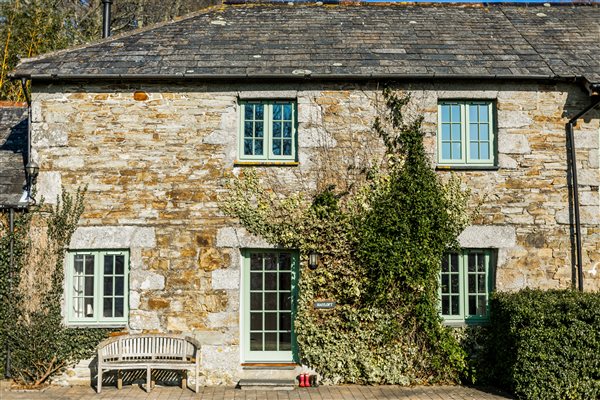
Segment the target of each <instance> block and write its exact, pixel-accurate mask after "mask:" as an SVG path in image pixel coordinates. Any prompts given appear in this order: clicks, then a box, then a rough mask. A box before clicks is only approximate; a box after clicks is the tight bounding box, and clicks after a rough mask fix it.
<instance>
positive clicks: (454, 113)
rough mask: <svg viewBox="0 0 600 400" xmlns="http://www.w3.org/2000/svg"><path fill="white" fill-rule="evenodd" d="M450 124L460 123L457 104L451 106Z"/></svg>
mask: <svg viewBox="0 0 600 400" xmlns="http://www.w3.org/2000/svg"><path fill="white" fill-rule="evenodd" d="M451 107H452V115H451V118H452V122H460V106H459V105H458V104H456V105H452V106H451Z"/></svg>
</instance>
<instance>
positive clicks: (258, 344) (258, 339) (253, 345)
mask: <svg viewBox="0 0 600 400" xmlns="http://www.w3.org/2000/svg"><path fill="white" fill-rule="evenodd" d="M262 339H263V334H262V332H252V333H250V350H252V351H262V349H263V345H262Z"/></svg>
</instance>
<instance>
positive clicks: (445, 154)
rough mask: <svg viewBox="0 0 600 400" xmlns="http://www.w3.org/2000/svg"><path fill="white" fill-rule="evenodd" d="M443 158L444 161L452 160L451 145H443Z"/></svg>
mask: <svg viewBox="0 0 600 400" xmlns="http://www.w3.org/2000/svg"><path fill="white" fill-rule="evenodd" d="M442 158H443V159H444V160H450V159H451V154H450V143H449V142H448V143H442Z"/></svg>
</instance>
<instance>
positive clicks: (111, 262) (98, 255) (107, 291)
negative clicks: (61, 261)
mask: <svg viewBox="0 0 600 400" xmlns="http://www.w3.org/2000/svg"><path fill="white" fill-rule="evenodd" d="M67 256H68V260H67V271H66V285H65V293H66V299H65V303H66V307H67V312H66V319H67V324H69V325H94V326H125V325H126V324H127V321H128V317H129V252H128V251H127V250H102V251H98V250H89V251H88V250H76V251H69V252H68V254H67Z"/></svg>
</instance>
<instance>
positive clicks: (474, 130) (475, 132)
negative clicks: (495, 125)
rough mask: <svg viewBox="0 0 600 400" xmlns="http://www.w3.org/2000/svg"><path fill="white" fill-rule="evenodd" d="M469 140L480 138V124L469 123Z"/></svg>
mask: <svg viewBox="0 0 600 400" xmlns="http://www.w3.org/2000/svg"><path fill="white" fill-rule="evenodd" d="M469 140H472V141H477V140H479V125H477V124H470V125H469Z"/></svg>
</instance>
